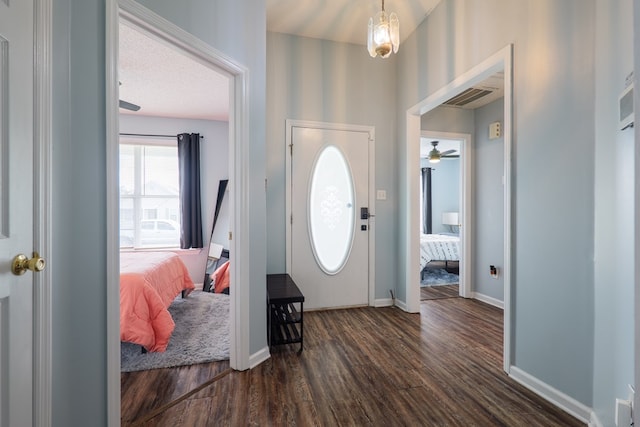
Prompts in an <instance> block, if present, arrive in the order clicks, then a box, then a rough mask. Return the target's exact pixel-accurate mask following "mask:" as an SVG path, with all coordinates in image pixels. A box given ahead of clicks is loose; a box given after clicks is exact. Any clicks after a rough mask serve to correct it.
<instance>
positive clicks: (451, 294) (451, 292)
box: [420, 285, 460, 301]
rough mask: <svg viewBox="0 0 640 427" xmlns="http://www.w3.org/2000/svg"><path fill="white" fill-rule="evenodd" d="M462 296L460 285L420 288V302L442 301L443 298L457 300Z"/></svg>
mask: <svg viewBox="0 0 640 427" xmlns="http://www.w3.org/2000/svg"><path fill="white" fill-rule="evenodd" d="M459 295H460V288H459V286H458V285H438V286H421V287H420V301H426V300H432V299H441V298H456V297H458V296H459Z"/></svg>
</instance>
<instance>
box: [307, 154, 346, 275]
mask: <svg viewBox="0 0 640 427" xmlns="http://www.w3.org/2000/svg"><path fill="white" fill-rule="evenodd" d="M354 205H355V200H354V192H353V177H352V175H351V169H350V168H349V164H348V163H347V160H346V159H345V157H344V155H343V154H342V152H341V151H340V149H339V148H338V147H336V146H334V145H329V146H327V147H325V148H324V149H322V150H321V151H320V153H319V154H318V157H317V158H316V161H315V164H314V167H313V169H312V171H311V183H310V188H309V235H310V240H311V247H312V248H313V254H314V256H315V258H316V262H317V263H318V266H319V267H320V268H321V269H322V271H324V272H325V273H327V274H332V275H333V274H337V273H338V272H339V271H340V270H342V268H343V267H344V265H345V264H346V262H347V259H348V258H349V253H350V252H351V245H352V243H353V233H354V225H355V215H354V211H353V209H354V208H353V206H354Z"/></svg>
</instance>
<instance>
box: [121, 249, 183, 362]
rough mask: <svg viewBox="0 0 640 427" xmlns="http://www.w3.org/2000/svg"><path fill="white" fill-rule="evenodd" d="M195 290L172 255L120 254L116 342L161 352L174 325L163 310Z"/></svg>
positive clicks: (178, 258)
mask: <svg viewBox="0 0 640 427" xmlns="http://www.w3.org/2000/svg"><path fill="white" fill-rule="evenodd" d="M194 288H195V286H194V284H193V281H192V280H191V277H190V276H189V272H188V271H187V268H186V266H185V265H184V263H183V262H182V260H181V259H180V257H178V255H176V254H174V253H172V252H121V253H120V340H121V341H126V342H131V343H134V344H139V345H141V346H143V347H144V348H145V349H146V350H147V351H159V352H162V351H165V350H166V348H167V345H168V344H169V338H170V337H171V333H172V332H173V328H174V326H175V323H174V322H173V319H172V318H171V314H169V311H168V310H167V308H168V307H169V305H170V304H171V302H172V301H173V300H174V299H175V297H176V296H177V295H178V294H180V293H181V292H183V291H184V292H183V296H186V295H188V294H189V293H190V292H191V291H192V290H193V289H194Z"/></svg>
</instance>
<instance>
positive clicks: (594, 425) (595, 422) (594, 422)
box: [589, 411, 604, 427]
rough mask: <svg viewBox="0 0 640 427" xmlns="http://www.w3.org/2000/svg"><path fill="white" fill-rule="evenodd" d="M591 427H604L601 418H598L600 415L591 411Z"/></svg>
mask: <svg viewBox="0 0 640 427" xmlns="http://www.w3.org/2000/svg"><path fill="white" fill-rule="evenodd" d="M589 427H604V424H602V421H600V418H598V414H596V412H595V411H591V419H590V420H589Z"/></svg>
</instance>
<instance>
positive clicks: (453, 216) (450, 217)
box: [442, 212, 460, 225]
mask: <svg viewBox="0 0 640 427" xmlns="http://www.w3.org/2000/svg"><path fill="white" fill-rule="evenodd" d="M442 224H443V225H460V222H458V212H442Z"/></svg>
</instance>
